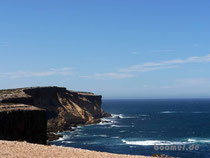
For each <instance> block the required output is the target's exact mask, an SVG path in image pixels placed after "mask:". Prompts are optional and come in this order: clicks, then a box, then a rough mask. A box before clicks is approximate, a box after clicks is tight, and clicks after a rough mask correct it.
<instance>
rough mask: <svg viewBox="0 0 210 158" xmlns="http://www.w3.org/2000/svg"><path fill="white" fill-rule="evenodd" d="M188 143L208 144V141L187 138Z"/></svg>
mask: <svg viewBox="0 0 210 158" xmlns="http://www.w3.org/2000/svg"><path fill="white" fill-rule="evenodd" d="M188 142H192V143H210V139H192V138H189V139H188Z"/></svg>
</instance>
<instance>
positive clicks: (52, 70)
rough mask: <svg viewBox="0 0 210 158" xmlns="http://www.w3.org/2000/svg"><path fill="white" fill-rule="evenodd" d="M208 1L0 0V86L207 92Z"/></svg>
mask: <svg viewBox="0 0 210 158" xmlns="http://www.w3.org/2000/svg"><path fill="white" fill-rule="evenodd" d="M209 8H210V1H208V0H202V1H199V0H158V1H157V0H132V1H129V0H100V1H99V0H78V1H73V0H60V1H57V0H42V1H41V0H36V1H31V0H7V1H1V2H0V57H1V62H0V67H1V69H0V89H6V88H17V87H29V86H54V85H55V86H63V87H67V88H68V89H73V90H81V91H91V92H94V93H96V94H101V95H103V98H206V97H210V30H209V28H210V20H209V19H210V11H209Z"/></svg>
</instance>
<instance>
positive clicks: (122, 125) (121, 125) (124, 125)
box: [111, 125, 130, 127]
mask: <svg viewBox="0 0 210 158" xmlns="http://www.w3.org/2000/svg"><path fill="white" fill-rule="evenodd" d="M111 127H130V126H126V125H111Z"/></svg>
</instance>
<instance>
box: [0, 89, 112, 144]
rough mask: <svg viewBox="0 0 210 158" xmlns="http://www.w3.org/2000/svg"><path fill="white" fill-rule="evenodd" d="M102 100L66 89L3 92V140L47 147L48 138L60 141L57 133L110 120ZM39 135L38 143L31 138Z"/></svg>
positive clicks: (0, 95)
mask: <svg viewBox="0 0 210 158" xmlns="http://www.w3.org/2000/svg"><path fill="white" fill-rule="evenodd" d="M101 98H102V97H101V96H100V95H94V94H93V93H90V92H76V91H70V90H67V89H66V88H63V87H31V88H19V89H7V90H0V122H1V123H0V129H1V130H0V139H3V140H26V141H28V142H31V143H41V144H46V140H47V137H48V140H54V139H57V138H59V136H57V135H55V133H56V132H58V131H64V130H72V127H76V126H77V125H85V124H91V123H97V122H100V119H101V118H102V117H108V116H110V114H108V113H106V112H104V111H103V110H102V109H101V103H102V101H101ZM37 133H38V135H40V136H39V140H38V139H37V140H36V138H33V139H32V138H30V136H29V135H31V137H33V135H37ZM14 135H15V136H14ZM46 135H47V137H46Z"/></svg>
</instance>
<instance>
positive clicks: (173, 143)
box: [122, 138, 210, 146]
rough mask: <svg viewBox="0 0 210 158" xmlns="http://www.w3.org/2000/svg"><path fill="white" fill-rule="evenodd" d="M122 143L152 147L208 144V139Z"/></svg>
mask: <svg viewBox="0 0 210 158" xmlns="http://www.w3.org/2000/svg"><path fill="white" fill-rule="evenodd" d="M122 142H123V143H125V144H128V145H140V146H154V145H187V144H192V143H210V139H191V138H189V139H187V141H165V140H142V141H127V140H124V139H122Z"/></svg>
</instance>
